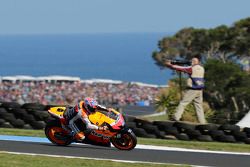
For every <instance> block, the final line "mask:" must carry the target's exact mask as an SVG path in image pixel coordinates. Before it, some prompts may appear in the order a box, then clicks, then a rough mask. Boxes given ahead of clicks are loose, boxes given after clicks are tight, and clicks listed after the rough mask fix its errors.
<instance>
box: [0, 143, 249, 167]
mask: <svg viewBox="0 0 250 167" xmlns="http://www.w3.org/2000/svg"><path fill="white" fill-rule="evenodd" d="M159 148H160V147H159ZM0 151H1V152H15V153H32V154H46V155H59V156H73V157H84V158H97V159H110V160H122V161H136V162H138V161H140V162H152V163H173V164H189V165H195V166H225V167H231V166H235V167H236V166H237V167H239V166H240V167H245V166H249V164H250V154H248V153H246V154H244V153H223V152H218V153H217V152H212V153H211V152H199V151H198V152H196V151H193V150H192V151H183V150H182V151H180V150H178V149H177V150H173V149H170V150H168V149H166V148H165V149H163V150H160V149H150V147H149V148H140V147H137V148H135V149H134V150H132V151H121V150H118V149H116V148H114V147H111V148H107V147H100V146H93V145H79V144H71V145H70V146H67V147H61V146H55V145H53V144H51V143H49V142H28V141H10V140H1V139H0Z"/></svg>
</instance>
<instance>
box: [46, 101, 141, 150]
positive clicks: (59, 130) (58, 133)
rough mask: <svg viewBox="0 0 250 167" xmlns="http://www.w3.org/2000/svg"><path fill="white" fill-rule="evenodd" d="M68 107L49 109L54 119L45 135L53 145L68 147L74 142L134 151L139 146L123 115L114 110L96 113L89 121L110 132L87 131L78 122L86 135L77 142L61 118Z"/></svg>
mask: <svg viewBox="0 0 250 167" xmlns="http://www.w3.org/2000/svg"><path fill="white" fill-rule="evenodd" d="M66 109H67V107H61V106H59V107H51V108H49V109H48V112H49V114H50V115H51V116H52V117H53V119H51V120H49V121H48V122H47V124H46V126H45V135H46V137H47V138H48V139H49V140H50V141H51V142H52V143H53V144H56V145H59V146H67V145H69V144H71V143H73V142H76V143H79V142H80V143H85V144H92V145H100V146H107V147H111V143H112V144H113V146H114V147H116V148H118V149H120V150H132V149H134V147H135V146H136V144H137V138H136V136H135V134H134V132H133V131H132V130H131V129H129V128H127V127H126V126H125V120H124V118H123V116H122V114H121V113H119V112H118V111H116V110H115V109H112V110H111V111H110V112H104V111H96V112H95V113H93V114H91V115H89V120H90V121H91V122H92V123H93V124H95V125H97V126H107V127H108V130H106V131H100V130H86V128H85V126H84V124H83V122H82V121H81V120H80V119H79V120H77V121H76V125H77V127H78V129H79V130H80V131H82V132H84V134H85V139H84V140H82V141H77V140H76V139H75V138H74V137H73V136H72V135H71V134H70V131H68V130H65V128H63V127H62V124H61V122H60V118H61V117H62V116H63V113H64V111H66Z"/></svg>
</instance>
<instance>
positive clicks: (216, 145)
mask: <svg viewBox="0 0 250 167" xmlns="http://www.w3.org/2000/svg"><path fill="white" fill-rule="evenodd" d="M0 134H1V135H17V136H35V137H45V135H44V131H43V130H24V129H8V128H0ZM138 144H145V145H156V146H167V147H179V148H189V149H202V150H214V151H233V152H250V145H248V144H243V143H242V144H240V143H220V142H198V141H181V140H162V139H147V138H138Z"/></svg>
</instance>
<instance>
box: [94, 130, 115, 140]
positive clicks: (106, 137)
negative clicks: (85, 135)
mask: <svg viewBox="0 0 250 167" xmlns="http://www.w3.org/2000/svg"><path fill="white" fill-rule="evenodd" d="M91 134H92V135H94V136H97V137H102V138H103V139H104V140H106V139H108V140H109V139H110V137H108V136H104V135H103V134H100V133H96V131H92V132H91Z"/></svg>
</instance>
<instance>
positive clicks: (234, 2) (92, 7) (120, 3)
mask: <svg viewBox="0 0 250 167" xmlns="http://www.w3.org/2000/svg"><path fill="white" fill-rule="evenodd" d="M249 6H250V1H249V0H0V34H72V33H133V32H141V33H144V32H157V33H158V32H167V33H174V32H177V31H178V30H180V29H182V28H184V27H190V26H192V27H195V28H213V27H216V26H219V25H222V24H225V25H232V24H233V22H235V21H237V20H239V19H242V18H246V17H249V16H250V9H249Z"/></svg>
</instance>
